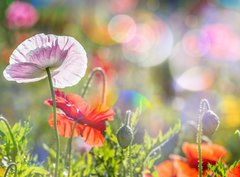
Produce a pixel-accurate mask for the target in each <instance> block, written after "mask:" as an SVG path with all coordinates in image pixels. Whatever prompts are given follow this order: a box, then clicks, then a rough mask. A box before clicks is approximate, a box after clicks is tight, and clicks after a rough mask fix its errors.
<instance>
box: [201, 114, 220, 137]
mask: <svg viewBox="0 0 240 177" xmlns="http://www.w3.org/2000/svg"><path fill="white" fill-rule="evenodd" d="M219 124H220V121H219V118H218V116H217V115H216V114H215V113H214V112H213V111H211V110H208V111H206V112H205V113H204V115H203V118H202V125H203V134H204V135H207V136H209V135H212V134H213V133H214V132H215V131H216V130H217V128H218V126H219Z"/></svg>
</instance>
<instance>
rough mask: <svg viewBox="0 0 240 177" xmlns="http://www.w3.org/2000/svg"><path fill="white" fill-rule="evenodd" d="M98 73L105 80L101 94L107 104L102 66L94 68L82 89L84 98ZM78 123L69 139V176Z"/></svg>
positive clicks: (69, 174)
mask: <svg viewBox="0 0 240 177" xmlns="http://www.w3.org/2000/svg"><path fill="white" fill-rule="evenodd" d="M97 73H100V74H101V76H102V80H103V86H102V95H101V103H102V104H105V97H106V87H107V79H106V78H107V77H106V73H105V72H104V70H103V69H102V68H101V67H96V68H94V69H93V70H92V71H91V73H90V75H89V77H88V79H87V82H86V84H85V86H84V88H83V91H82V94H81V96H82V98H84V96H85V95H86V93H87V90H88V89H89V87H90V83H91V81H92V79H93V77H94V76H95V75H96V74H97ZM76 125H77V122H76V121H75V123H74V125H73V129H72V133H71V137H70V138H69V140H68V149H69V151H68V159H69V161H68V177H70V176H71V163H72V162H71V161H72V139H73V135H74V131H75V128H76Z"/></svg>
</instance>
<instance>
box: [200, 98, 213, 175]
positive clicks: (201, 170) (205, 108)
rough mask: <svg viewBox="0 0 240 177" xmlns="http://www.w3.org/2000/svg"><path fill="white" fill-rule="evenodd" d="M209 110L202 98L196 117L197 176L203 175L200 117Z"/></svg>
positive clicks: (206, 102) (201, 125) (207, 104)
mask: <svg viewBox="0 0 240 177" xmlns="http://www.w3.org/2000/svg"><path fill="white" fill-rule="evenodd" d="M207 110H210V106H209V103H208V101H207V99H202V100H201V102H200V108H199V117H198V133H197V144H198V173H199V177H202V176H203V166H202V149H201V143H202V131H203V130H202V129H203V124H202V118H203V115H204V113H205V112H206V111H207Z"/></svg>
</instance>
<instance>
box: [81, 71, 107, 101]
mask: <svg viewBox="0 0 240 177" xmlns="http://www.w3.org/2000/svg"><path fill="white" fill-rule="evenodd" d="M96 73H100V74H101V75H102V78H103V87H102V99H101V101H102V104H104V103H105V97H106V96H105V94H106V87H107V79H106V78H107V77H106V74H105V72H104V70H103V69H102V68H100V67H97V68H94V69H93V70H92V71H91V73H90V75H89V77H88V80H87V83H86V84H85V86H84V88H83V91H82V97H84V96H85V94H86V92H87V90H88V87H89V86H90V83H91V81H92V78H93V76H94V75H95V74H96Z"/></svg>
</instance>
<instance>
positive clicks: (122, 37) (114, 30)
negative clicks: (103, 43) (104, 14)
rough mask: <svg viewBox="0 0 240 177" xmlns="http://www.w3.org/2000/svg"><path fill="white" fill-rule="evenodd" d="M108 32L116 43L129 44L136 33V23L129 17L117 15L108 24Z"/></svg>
mask: <svg viewBox="0 0 240 177" xmlns="http://www.w3.org/2000/svg"><path fill="white" fill-rule="evenodd" d="M108 32H109V34H110V36H111V38H112V39H113V40H114V41H116V42H119V43H124V42H128V41H130V40H131V39H132V38H133V36H134V34H135V32H136V23H135V22H134V20H133V18H131V17H130V16H128V15H124V14H121V15H116V16H114V17H113V18H112V19H111V20H110V22H109V24H108Z"/></svg>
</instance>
